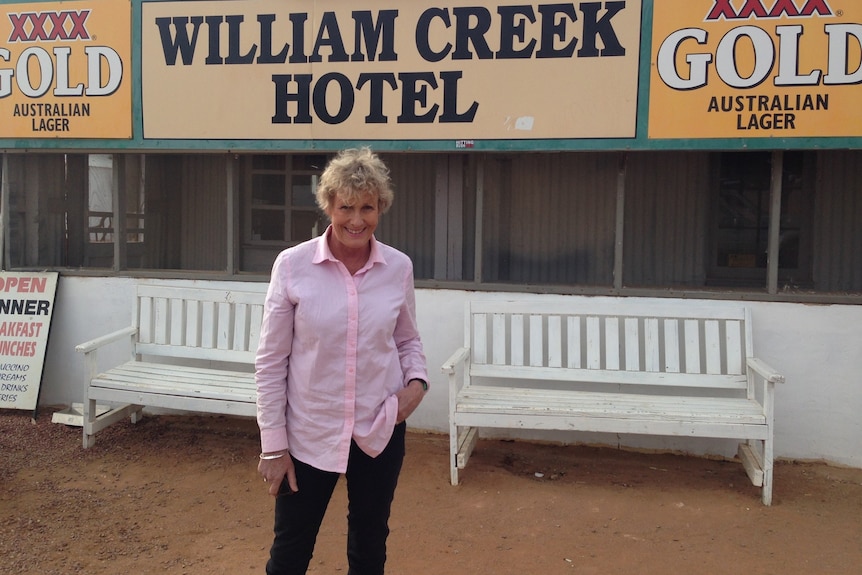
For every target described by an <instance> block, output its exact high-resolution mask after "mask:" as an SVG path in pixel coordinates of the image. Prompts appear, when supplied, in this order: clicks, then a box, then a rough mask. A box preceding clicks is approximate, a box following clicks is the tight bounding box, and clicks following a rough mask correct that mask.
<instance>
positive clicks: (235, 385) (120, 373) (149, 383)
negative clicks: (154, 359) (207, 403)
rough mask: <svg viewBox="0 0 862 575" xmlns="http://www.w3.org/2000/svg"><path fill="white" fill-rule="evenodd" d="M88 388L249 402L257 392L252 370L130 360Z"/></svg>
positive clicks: (95, 379)
mask: <svg viewBox="0 0 862 575" xmlns="http://www.w3.org/2000/svg"><path fill="white" fill-rule="evenodd" d="M91 387H93V388H109V389H125V390H145V391H147V392H148V393H161V394H163V395H173V396H191V397H207V398H211V399H223V400H231V401H250V402H254V401H256V393H257V390H256V387H255V383H254V374H252V373H248V374H242V373H236V372H234V373H231V372H228V371H223V370H215V369H201V368H188V367H184V366H171V365H164V364H154V363H143V362H129V363H127V364H124V365H121V366H119V367H116V368H114V369H112V370H110V371H107V372H105V373H102V374H99V375H98V376H97V377H96V378H94V379H93V380H92V383H91ZM96 394H98V392H91V394H90V395H91V396H93V395H96Z"/></svg>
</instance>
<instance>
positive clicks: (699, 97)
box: [649, 0, 862, 139]
mask: <svg viewBox="0 0 862 575" xmlns="http://www.w3.org/2000/svg"><path fill="white" fill-rule="evenodd" d="M839 5H840V8H839ZM860 102H862V2H840V3H839V2H837V1H836V0H655V14H654V21H653V41H652V60H651V83H650V107H649V137H650V138H656V139H658V138H740V137H742V138H766V137H782V138H787V137H836V136H859V135H862V106H860Z"/></svg>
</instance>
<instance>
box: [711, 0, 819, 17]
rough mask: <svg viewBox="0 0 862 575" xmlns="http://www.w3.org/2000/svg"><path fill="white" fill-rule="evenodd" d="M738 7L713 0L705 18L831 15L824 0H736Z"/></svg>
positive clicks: (719, 0)
mask: <svg viewBox="0 0 862 575" xmlns="http://www.w3.org/2000/svg"><path fill="white" fill-rule="evenodd" d="M736 4H737V5H740V4H742V5H741V6H740V8H739V9H736V7H735V6H734V5H733V3H731V0H714V3H713V7H712V9H711V10H710V11H709V14H707V16H706V18H705V20H706V21H710V20H721V19H722V18H724V19H725V20H747V19H749V18H781V17H782V16H786V17H789V18H797V17H809V16H813V15H815V14H817V15H819V16H832V15H833V13H832V8H830V7H829V3H828V2H827V1H826V0H737V2H736Z"/></svg>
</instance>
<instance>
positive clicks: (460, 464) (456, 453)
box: [449, 425, 479, 485]
mask: <svg viewBox="0 0 862 575" xmlns="http://www.w3.org/2000/svg"><path fill="white" fill-rule="evenodd" d="M478 439H479V429H478V428H476V427H458V426H454V425H452V426H450V428H449V460H450V462H449V465H450V466H451V467H450V469H451V474H452V485H458V470H459V469H464V468H465V467H467V461H468V460H469V459H470V455H471V454H472V453H473V449H474V448H475V447H476V442H477V441H478Z"/></svg>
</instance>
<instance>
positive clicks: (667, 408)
mask: <svg viewBox="0 0 862 575" xmlns="http://www.w3.org/2000/svg"><path fill="white" fill-rule="evenodd" d="M456 405H457V407H456V413H465V412H475V413H491V412H503V413H506V412H512V413H514V412H518V411H529V412H533V413H536V414H538V413H545V414H560V415H563V414H580V415H593V416H602V415H605V416H607V417H620V418H627V417H634V418H652V419H655V420H658V421H661V420H665V419H686V420H703V421H715V422H725V421H726V422H735V423H746V424H754V425H764V424H765V423H766V415H765V414H764V413H763V408H762V407H761V406H760V404H758V403H757V402H756V401H753V400H748V399H745V398H721V397H702V398H700V397H677V396H659V395H636V394H621V393H602V392H579V393H566V392H565V391H563V392H555V391H552V390H544V389H524V388H501V387H482V386H477V385H472V386H470V388H469V389H468V390H466V391H463V392H462V393H459V394H458V399H457V404H456Z"/></svg>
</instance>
